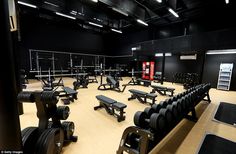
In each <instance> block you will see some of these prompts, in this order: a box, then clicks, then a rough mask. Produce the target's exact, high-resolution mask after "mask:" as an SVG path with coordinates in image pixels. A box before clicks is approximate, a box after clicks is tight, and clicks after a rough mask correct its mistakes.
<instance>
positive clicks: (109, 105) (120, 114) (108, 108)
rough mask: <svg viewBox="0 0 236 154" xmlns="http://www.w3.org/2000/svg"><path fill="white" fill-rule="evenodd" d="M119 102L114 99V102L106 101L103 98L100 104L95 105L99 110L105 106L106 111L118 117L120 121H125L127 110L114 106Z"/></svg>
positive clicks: (95, 108)
mask: <svg viewBox="0 0 236 154" xmlns="http://www.w3.org/2000/svg"><path fill="white" fill-rule="evenodd" d="M116 103H117V102H116V101H114V103H107V102H104V101H102V100H99V105H98V106H95V107H94V110H98V109H101V108H104V109H105V110H106V112H107V113H108V114H110V115H113V116H114V117H116V118H117V121H118V122H121V121H124V120H125V116H124V114H125V112H124V109H125V108H126V107H124V108H117V107H115V106H114V104H116ZM115 111H118V113H116V112H115Z"/></svg>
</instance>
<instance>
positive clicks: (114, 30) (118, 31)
mask: <svg viewBox="0 0 236 154" xmlns="http://www.w3.org/2000/svg"><path fill="white" fill-rule="evenodd" d="M111 30H112V31H113V32H117V33H122V31H120V30H116V29H113V28H111Z"/></svg>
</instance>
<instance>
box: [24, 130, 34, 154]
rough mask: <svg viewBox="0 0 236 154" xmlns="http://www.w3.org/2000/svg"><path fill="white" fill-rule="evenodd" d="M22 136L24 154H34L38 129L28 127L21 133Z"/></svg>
mask: <svg viewBox="0 0 236 154" xmlns="http://www.w3.org/2000/svg"><path fill="white" fill-rule="evenodd" d="M21 136H22V145H23V152H24V154H32V153H33V151H34V146H35V143H36V141H37V139H38V128H37V127H27V128H25V129H24V130H22V131H21Z"/></svg>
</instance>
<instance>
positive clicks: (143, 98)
mask: <svg viewBox="0 0 236 154" xmlns="http://www.w3.org/2000/svg"><path fill="white" fill-rule="evenodd" d="M129 92H131V93H132V95H131V97H130V98H128V100H131V99H135V98H137V99H138V100H139V101H140V102H141V103H148V102H147V99H150V100H151V101H152V102H151V103H149V104H150V105H153V104H155V101H156V97H157V95H156V94H152V93H147V92H144V91H140V90H135V89H130V90H129Z"/></svg>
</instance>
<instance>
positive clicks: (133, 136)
mask: <svg viewBox="0 0 236 154" xmlns="http://www.w3.org/2000/svg"><path fill="white" fill-rule="evenodd" d="M210 88H211V86H210V84H201V85H197V86H195V87H192V88H190V89H188V90H187V91H185V92H183V93H180V94H178V95H176V96H174V97H171V98H169V99H167V100H165V101H161V102H160V103H159V104H154V105H152V106H151V107H147V108H146V109H145V110H144V111H143V112H141V111H138V112H136V113H135V115H134V124H135V125H136V126H130V127H128V128H126V129H125V130H124V132H123V135H122V138H121V141H120V145H119V148H118V150H117V154H122V153H123V152H126V153H130V154H134V153H135V154H147V153H148V152H149V151H151V150H152V149H153V148H154V147H155V146H156V145H157V144H158V143H159V142H160V141H161V140H162V139H163V138H164V137H165V136H166V135H167V134H168V133H169V132H170V131H171V130H172V129H173V128H174V127H175V126H176V125H177V124H178V123H179V122H180V121H181V120H182V119H183V118H186V119H189V120H191V121H195V122H196V121H197V116H196V111H195V106H196V105H197V104H198V103H199V102H201V100H206V101H208V102H209V103H210V102H211V100H210V96H209V90H210ZM205 97H207V99H204V98H205ZM189 112H191V114H190V115H189Z"/></svg>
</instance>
